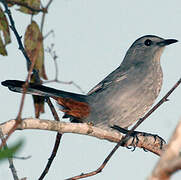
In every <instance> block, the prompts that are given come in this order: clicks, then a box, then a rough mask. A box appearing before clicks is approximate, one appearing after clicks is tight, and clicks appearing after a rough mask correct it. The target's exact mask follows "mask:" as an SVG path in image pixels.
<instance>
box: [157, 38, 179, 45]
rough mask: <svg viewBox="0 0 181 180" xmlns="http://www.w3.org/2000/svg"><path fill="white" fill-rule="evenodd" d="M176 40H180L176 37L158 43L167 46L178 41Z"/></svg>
mask: <svg viewBox="0 0 181 180" xmlns="http://www.w3.org/2000/svg"><path fill="white" fill-rule="evenodd" d="M176 42H178V40H176V39H165V40H163V41H160V42H158V43H157V45H159V46H167V45H169V44H173V43H176Z"/></svg>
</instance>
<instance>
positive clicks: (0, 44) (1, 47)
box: [0, 7, 11, 56]
mask: <svg viewBox="0 0 181 180" xmlns="http://www.w3.org/2000/svg"><path fill="white" fill-rule="evenodd" d="M0 31H2V32H3V37H4V38H3V39H2V37H0V54H2V55H4V56H5V55H7V52H6V49H5V47H6V45H7V44H9V43H10V42H11V37H10V32H9V24H8V21H7V19H6V16H5V15H4V12H3V10H2V9H1V7H0Z"/></svg>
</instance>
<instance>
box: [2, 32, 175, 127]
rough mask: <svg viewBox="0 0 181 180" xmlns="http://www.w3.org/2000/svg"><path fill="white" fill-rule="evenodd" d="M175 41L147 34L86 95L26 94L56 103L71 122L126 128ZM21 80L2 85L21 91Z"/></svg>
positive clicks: (156, 88) (144, 105)
mask: <svg viewBox="0 0 181 180" xmlns="http://www.w3.org/2000/svg"><path fill="white" fill-rule="evenodd" d="M175 42H177V40H175V39H163V38H160V37H158V36H153V35H147V36H143V37H141V38H139V39H137V40H136V41H135V42H134V43H133V44H132V46H131V47H130V48H129V49H128V51H127V53H126V55H125V58H124V60H123V62H122V63H121V65H120V66H119V67H118V68H117V69H116V70H114V71H113V72H112V73H111V74H109V75H108V76H107V77H106V78H105V79H104V80H102V81H101V82H100V83H99V84H97V85H96V86H95V87H94V88H93V89H92V90H90V91H89V93H88V94H87V95H81V94H75V93H71V92H65V91H61V90H56V89H53V88H49V87H46V86H42V85H36V84H31V83H30V84H29V87H28V89H27V93H30V94H34V95H39V96H48V97H51V98H53V99H55V100H56V101H57V103H58V104H59V105H60V106H61V108H60V110H61V111H63V112H64V113H65V115H64V117H66V118H70V121H71V122H91V123H93V124H94V125H95V126H97V127H100V128H103V129H107V130H108V129H111V128H110V126H111V125H118V126H120V127H122V128H127V127H129V126H130V125H132V124H133V123H134V122H135V121H137V120H138V119H139V118H141V117H142V116H143V115H144V114H145V113H146V112H147V111H148V109H149V108H150V107H151V106H152V104H153V103H154V101H155V99H156V98H157V96H158V94H159V92H160V89H161V86H162V79H163V75H162V69H161V66H160V56H161V54H162V52H163V49H164V47H165V46H166V45H169V44H172V43H175ZM23 84H24V82H23V81H17V80H7V81H4V82H2V85H4V86H7V87H8V88H9V89H10V90H12V91H15V92H22V85H23Z"/></svg>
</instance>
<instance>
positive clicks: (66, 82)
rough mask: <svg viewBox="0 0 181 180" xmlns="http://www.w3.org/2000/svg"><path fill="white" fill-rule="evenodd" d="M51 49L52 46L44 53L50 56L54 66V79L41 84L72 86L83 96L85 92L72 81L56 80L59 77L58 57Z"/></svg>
mask: <svg viewBox="0 0 181 180" xmlns="http://www.w3.org/2000/svg"><path fill="white" fill-rule="evenodd" d="M53 47H54V44H51V47H47V49H45V51H46V52H47V53H49V54H50V56H51V57H52V59H53V61H54V64H55V78H54V79H53V80H48V81H43V84H45V83H51V82H57V83H60V84H67V85H73V86H74V87H76V88H77V89H78V90H79V91H80V92H81V93H83V94H85V91H84V90H83V89H82V88H81V87H80V86H79V85H78V84H76V83H75V82H74V81H60V80H58V76H59V71H58V64H57V58H58V56H57V55H56V52H55V51H54V50H53Z"/></svg>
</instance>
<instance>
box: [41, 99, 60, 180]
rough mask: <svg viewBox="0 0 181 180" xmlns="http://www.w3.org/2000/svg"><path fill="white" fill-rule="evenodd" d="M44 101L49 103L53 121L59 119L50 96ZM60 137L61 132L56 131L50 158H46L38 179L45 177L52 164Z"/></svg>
mask: <svg viewBox="0 0 181 180" xmlns="http://www.w3.org/2000/svg"><path fill="white" fill-rule="evenodd" d="M46 101H47V104H48V105H49V108H50V110H51V112H52V115H53V117H54V119H55V121H60V119H59V117H58V114H57V112H56V110H55V108H54V106H53V104H52V102H51V101H50V98H49V97H47V99H46ZM61 138H62V134H60V133H57V136H56V140H55V145H54V148H53V151H52V154H51V156H50V158H49V159H48V163H47V165H46V167H45V169H44V171H43V172H42V174H41V176H40V177H39V180H42V179H43V178H44V177H45V175H46V174H47V173H48V171H49V169H50V166H51V164H52V162H53V160H54V158H55V156H56V154H57V151H58V147H59V144H60V140H61Z"/></svg>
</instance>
